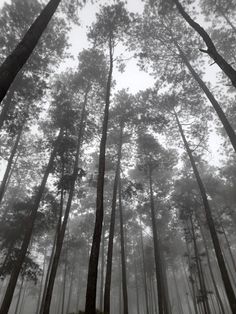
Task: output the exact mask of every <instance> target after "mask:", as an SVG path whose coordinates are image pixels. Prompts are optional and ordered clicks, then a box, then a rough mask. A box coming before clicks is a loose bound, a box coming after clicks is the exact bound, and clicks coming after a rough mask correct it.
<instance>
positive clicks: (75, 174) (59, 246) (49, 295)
mask: <svg viewBox="0 0 236 314" xmlns="http://www.w3.org/2000/svg"><path fill="white" fill-rule="evenodd" d="M88 92H89V91H88V90H87V91H86V93H85V98H84V103H83V108H82V113H81V119H80V127H79V134H78V139H77V148H76V156H75V161H74V168H73V173H72V180H71V186H70V191H69V196H68V200H67V204H66V209H65V214H64V218H63V222H62V225H61V228H60V230H59V233H58V237H57V243H56V250H55V254H54V257H53V263H52V269H51V273H50V277H49V281H48V287H47V293H46V298H45V304H44V310H43V314H49V312H50V305H51V300H52V292H53V287H54V282H55V278H56V273H57V268H58V264H59V259H60V255H61V250H62V245H63V241H64V237H65V231H66V226H67V221H68V218H69V213H70V209H71V204H72V199H73V196H74V190H75V182H76V179H77V177H78V170H79V168H78V163H79V157H80V150H81V145H82V141H83V134H84V124H85V122H84V121H85V115H86V104H87V97H88Z"/></svg>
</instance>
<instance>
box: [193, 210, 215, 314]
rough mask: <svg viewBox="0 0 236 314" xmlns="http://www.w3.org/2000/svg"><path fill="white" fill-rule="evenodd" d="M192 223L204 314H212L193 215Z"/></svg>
mask: <svg viewBox="0 0 236 314" xmlns="http://www.w3.org/2000/svg"><path fill="white" fill-rule="evenodd" d="M190 223H191V231H192V239H193V247H194V255H195V261H196V265H197V272H198V278H199V285H200V293H201V297H202V305H203V308H204V313H205V314H210V313H211V311H210V307H209V302H208V296H207V289H206V283H205V278H204V274H203V271H202V263H201V258H200V256H199V251H198V246H197V240H196V234H195V229H194V225H193V218H192V215H190Z"/></svg>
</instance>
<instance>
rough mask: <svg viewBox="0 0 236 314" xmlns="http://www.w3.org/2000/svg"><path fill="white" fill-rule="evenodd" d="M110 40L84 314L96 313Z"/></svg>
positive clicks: (109, 86)
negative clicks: (93, 225) (94, 215)
mask: <svg viewBox="0 0 236 314" xmlns="http://www.w3.org/2000/svg"><path fill="white" fill-rule="evenodd" d="M112 50H113V49H112V42H111V38H110V40H109V52H110V69H109V74H108V80H107V87H106V101H105V103H106V104H105V111H104V118H103V126H102V138H101V142H100V153H99V164H98V178H97V200H96V218H95V227H94V232H93V241H92V247H91V253H90V259H89V268H88V280H87V291H86V304H85V313H86V314H95V313H96V294H97V275H98V260H99V251H100V242H101V235H102V224H103V211H104V209H103V191H104V176H105V157H106V142H107V129H108V120H109V107H110V94H111V82H112V71H113V52H112Z"/></svg>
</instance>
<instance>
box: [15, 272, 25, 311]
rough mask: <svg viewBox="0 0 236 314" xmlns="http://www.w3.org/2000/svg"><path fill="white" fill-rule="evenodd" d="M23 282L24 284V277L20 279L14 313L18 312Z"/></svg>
mask: <svg viewBox="0 0 236 314" xmlns="http://www.w3.org/2000/svg"><path fill="white" fill-rule="evenodd" d="M23 284H24V277H23V278H22V279H21V284H20V289H19V295H18V298H17V303H16V308H15V314H17V313H18V309H19V305H20V300H21V295H22V290H23Z"/></svg>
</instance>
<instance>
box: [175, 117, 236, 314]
mask: <svg viewBox="0 0 236 314" xmlns="http://www.w3.org/2000/svg"><path fill="white" fill-rule="evenodd" d="M174 114H175V118H176V122H177V125H178V128H179V132H180V134H181V137H182V140H183V142H184V146H185V149H186V151H187V154H188V156H189V159H190V162H191V166H192V168H193V172H194V175H195V177H196V180H197V183H198V187H199V190H200V194H201V197H202V202H203V205H204V209H205V215H206V220H207V224H208V227H209V231H210V234H211V238H212V242H213V246H214V250H215V254H216V258H217V262H218V265H219V269H220V273H221V277H222V280H223V283H224V287H225V291H226V294H227V298H228V301H229V304H230V308H231V311H232V313H236V297H235V294H234V290H233V287H232V284H231V281H230V278H229V274H228V271H227V268H226V265H225V261H224V257H223V253H222V250H221V247H220V242H219V238H218V235H217V232H216V228H215V223H214V220H213V217H212V213H211V208H210V205H209V202H208V198H207V194H206V190H205V187H204V184H203V182H202V179H201V177H200V174H199V172H198V169H197V166H196V163H195V160H194V158H193V155H192V151H191V149H190V147H189V144H188V142H187V140H186V137H185V135H184V131H183V128H182V125H181V124H180V121H179V118H178V116H177V113H176V112H174Z"/></svg>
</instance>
